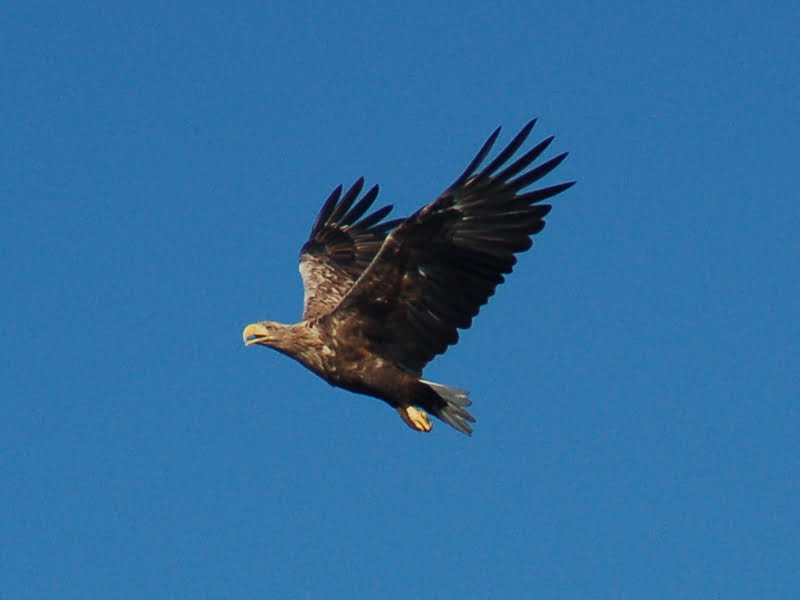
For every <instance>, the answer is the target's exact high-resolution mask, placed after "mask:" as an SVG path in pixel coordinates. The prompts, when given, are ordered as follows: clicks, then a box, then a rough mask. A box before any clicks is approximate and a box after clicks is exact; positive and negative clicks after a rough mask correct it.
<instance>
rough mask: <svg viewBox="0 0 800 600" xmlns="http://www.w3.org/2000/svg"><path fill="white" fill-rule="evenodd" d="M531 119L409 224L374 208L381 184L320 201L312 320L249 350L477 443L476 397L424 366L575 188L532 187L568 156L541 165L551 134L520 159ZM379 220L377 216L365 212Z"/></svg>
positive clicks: (308, 309) (274, 330)
mask: <svg viewBox="0 0 800 600" xmlns="http://www.w3.org/2000/svg"><path fill="white" fill-rule="evenodd" d="M535 123H536V119H533V120H532V121H530V122H529V123H527V124H526V125H525V127H523V128H522V130H521V131H520V132H519V133H518V134H517V135H516V136H515V137H514V138H513V139H512V140H511V142H509V144H508V145H507V146H506V147H505V148H504V149H503V150H502V151H500V152H499V153H498V154H497V155H496V156H495V157H494V158H493V159H492V160H491V161H490V162H489V163H488V164H486V166H483V167H482V166H481V165H483V163H484V161H485V160H486V158H487V156H488V155H489V153H490V152H491V149H492V147H493V146H494V144H495V142H496V141H497V137H498V135H499V134H500V127H498V128H497V129H496V130H495V131H494V132H493V133H492V134H491V135H490V136H489V138H488V139H487V140H486V142H485V143H484V144H483V146H481V148H480V150H479V151H478V154H477V155H476V156H475V158H474V159H473V160H472V161H471V162H470V163H469V165H468V166H467V168H466V169H465V170H464V172H463V173H462V174H461V176H460V177H458V178H457V179H456V180H455V181H454V182H453V183H452V185H450V187H448V188H447V189H446V190H444V192H442V193H441V195H440V196H439V197H438V198H436V199H435V200H434V201H433V202H431V203H430V204H428V205H427V206H424V207H423V208H421V209H419V210H417V211H416V212H415V213H414V214H412V215H411V216H410V217H408V218H405V219H393V220H385V219H386V217H387V216H388V215H389V213H390V212H391V211H392V208H393V207H392V206H391V205H388V206H384V207H382V208H379V209H377V210H374V211H373V212H369V211H370V208H371V207H372V205H373V203H374V202H375V199H376V198H377V196H378V186H377V185H376V186H374V187H372V188H370V189H369V190H368V191H367V192H366V193H364V194H363V195H362V190H363V189H364V178H363V177H362V178H359V179H358V180H357V181H356V182H355V183H354V184H353V185H352V186H351V187H350V188H349V189H348V190H347V191H346V192H344V193H342V192H343V188H342V186H341V185H340V186H339V187H337V188H336V189H334V190H333V192H332V193H331V194H330V196H329V197H328V199H327V200H326V201H325V203H324V204H323V205H322V208H321V210H320V212H319V215H318V216H317V219H316V221H315V222H314V225H313V226H312V228H311V235H310V236H309V238H308V241H307V242H306V243H305V244H304V245H303V247H302V249H301V251H300V275H301V277H302V279H303V287H304V291H305V294H304V302H303V316H302V320H301V321H300V322H299V323H295V324H292V325H286V324H282V323H276V322H273V321H260V322H257V323H252V324H250V325H248V326H247V327H245V328H244V332H243V334H242V337H243V338H244V343H245V345H247V346H252V345H261V346H267V347H270V348H273V349H275V350H277V351H278V352H281V353H283V354H286V355H287V356H290V357H291V358H293V359H295V360H297V361H298V362H300V363H301V364H302V365H303V366H305V367H307V368H308V369H309V370H311V371H312V372H314V373H316V374H317V375H318V376H320V377H322V378H323V379H324V380H325V381H327V382H328V383H330V384H331V385H334V386H338V387H341V388H344V389H346V390H349V391H351V392H355V393H358V394H365V395H367V396H372V397H375V398H378V399H380V400H383V401H384V402H386V403H387V404H388V405H389V406H391V407H393V408H394V409H395V410H397V412H398V413H399V415H400V417H401V418H402V419H403V421H405V423H406V424H407V425H408V426H409V427H411V428H412V429H415V430H417V431H422V432H428V431H430V430H431V428H432V423H431V420H430V418H429V417H428V414H427V413H430V414H432V415H433V416H435V417H437V418H438V419H440V420H441V421H443V422H444V423H447V424H448V425H451V426H452V427H454V428H455V429H457V430H458V431H460V432H462V433H465V434H467V435H471V434H472V426H471V425H470V424H471V423H475V418H474V417H473V416H472V415H471V414H470V413H469V412H468V411H467V408H468V407H469V406H471V405H472V402H471V401H470V399H469V395H468V392H467V391H466V390H463V389H460V388H457V387H451V386H449V385H442V384H441V383H434V382H432V381H426V380H425V379H423V378H422V370H423V368H424V367H425V365H427V364H428V363H429V362H430V361H431V360H432V359H433V358H434V357H435V356H436V355H438V354H442V353H444V352H445V350H447V348H448V346H451V345H453V344H455V343H456V342H457V341H458V335H459V334H458V330H459V329H467V328H468V327H469V326H470V325H471V324H472V319H473V318H474V317H475V316H476V315H477V314H478V311H479V310H480V308H481V306H483V305H484V304H486V302H487V301H488V300H489V297H491V296H492V295H493V294H494V291H495V288H497V286H498V285H500V284H501V283H503V281H505V275H508V274H509V273H511V271H512V268H513V266H514V264H515V263H516V257H515V255H516V254H518V253H520V252H524V251H525V250H528V249H529V248H530V247H531V245H532V239H531V237H532V236H533V235H535V234H537V233H539V232H540V231H541V230H542V229H543V228H544V225H545V222H544V217H545V215H547V214H548V213H549V212H550V209H551V206H550V205H549V204H542V201H544V200H547V199H548V198H552V197H553V196H555V195H556V194H560V193H561V192H563V191H564V190H566V189H567V188H569V187H570V186H572V185H573V184H574V183H575V182H574V181H570V182H566V183H559V184H556V185H551V186H548V187H539V188H538V189H530V186H531V185H532V184H533V183H535V182H537V181H539V180H540V179H541V178H543V177H544V176H545V175H547V174H548V173H550V172H551V171H552V170H553V169H555V168H556V167H557V166H558V165H559V164H561V162H562V161H563V160H564V158H566V156H567V153H566V152H565V153H563V154H559V155H558V156H555V157H554V158H551V159H549V160H547V161H545V162H541V163H540V164H538V165H534V162H536V160H537V159H538V158H539V157H540V156H541V155H542V153H543V152H544V151H545V150H546V149H547V147H548V146H549V145H550V143H551V142H552V141H553V137H552V136H551V137H548V138H546V139H544V140H543V141H541V142H540V143H538V144H536V145H535V146H533V147H532V148H531V149H530V150H527V151H526V152H525V153H524V154H522V155H521V156H519V157H518V158H516V160H513V162H511V161H512V159H513V158H514V156H515V155H516V154H517V152H518V150H519V149H520V148H521V147H522V146H523V144H524V143H525V141H526V140H527V138H528V136H529V134H530V132H531V130H532V129H533V126H534V124H535ZM368 212H369V214H367V213H368Z"/></svg>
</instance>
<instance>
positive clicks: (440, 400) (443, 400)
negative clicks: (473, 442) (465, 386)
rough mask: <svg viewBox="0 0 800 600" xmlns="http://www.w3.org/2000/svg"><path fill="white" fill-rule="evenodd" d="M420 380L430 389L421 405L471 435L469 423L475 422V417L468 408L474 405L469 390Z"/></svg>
mask: <svg viewBox="0 0 800 600" xmlns="http://www.w3.org/2000/svg"><path fill="white" fill-rule="evenodd" d="M419 381H420V383H422V384H425V387H426V388H427V389H428V393H427V394H425V396H427V398H426V399H425V400H426V401H425V402H424V403H422V402H421V403H420V406H421V407H422V408H424V409H426V410H428V411H430V412H431V413H433V414H434V415H435V416H436V417H438V418H439V419H441V420H442V421H444V422H445V423H447V424H448V425H450V426H451V427H454V428H456V429H458V430H459V431H460V432H461V433H466V434H467V435H471V434H472V427H470V425H469V424H470V423H474V422H475V417H473V416H472V415H471V414H469V412H467V409H466V407H467V406H471V405H472V401H471V400H470V399H469V392H468V391H467V390H462V389H460V388H456V387H450V386H449V385H442V384H441V383H433V382H432V381H425V380H424V379H420V380H419ZM430 391H433V392H435V397H432V396H434V395H433V394H431V393H430Z"/></svg>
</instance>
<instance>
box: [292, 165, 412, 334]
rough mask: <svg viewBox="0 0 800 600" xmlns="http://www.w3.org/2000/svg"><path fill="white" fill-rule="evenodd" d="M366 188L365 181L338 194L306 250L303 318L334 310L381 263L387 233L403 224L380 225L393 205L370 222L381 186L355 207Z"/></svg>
mask: <svg viewBox="0 0 800 600" xmlns="http://www.w3.org/2000/svg"><path fill="white" fill-rule="evenodd" d="M363 187H364V178H363V177H361V178H359V179H358V181H356V182H355V183H354V184H353V186H352V187H351V188H350V189H349V190H347V192H346V193H345V195H344V196H342V186H339V187H337V188H336V189H335V190H333V192H332V193H331V195H330V196H329V197H328V199H327V200H326V201H325V204H323V205H322V209H321V210H320V212H319V215H318V216H317V220H316V221H315V222H314V226H313V227H312V228H311V235H310V236H309V238H308V241H307V242H306V243H305V244H304V245H303V248H302V250H300V275H301V276H302V278H303V288H304V290H305V294H304V300H303V319H311V318H314V317H318V316H321V315H324V314H327V313H329V312H330V311H332V310H333V309H334V308H335V307H336V305H337V304H339V302H340V301H341V300H342V298H343V297H344V296H345V294H346V293H347V292H348V290H349V289H350V288H351V287H352V285H353V283H354V282H355V281H356V279H358V277H359V276H360V275H361V273H363V271H364V270H365V269H366V268H367V267H368V266H369V264H370V262H372V259H373V258H375V255H376V254H377V253H378V250H380V247H381V245H382V244H383V240H384V239H385V238H386V234H387V233H388V232H389V231H390V230H391V229H393V228H394V227H396V226H397V224H398V223H400V222H401V221H402V219H397V220H394V221H384V222H383V223H381V222H380V221H381V220H382V219H383V218H384V217H386V215H388V214H389V213H390V212H391V210H392V206H391V205H389V206H384V207H383V208H379V209H378V210H376V211H374V212H373V213H371V214H370V215H367V216H366V217H364V213H366V212H367V211H368V210H369V208H370V206H372V203H373V202H375V198H376V197H377V196H378V186H377V185H376V186H374V187H372V188H371V189H370V190H369V191H368V192H367V193H366V194H364V196H363V197H362V198H361V199H360V200H359V201H358V203H356V205H355V206H353V203H354V202H355V200H356V198H358V195H359V194H360V193H361V190H362V188H363ZM362 217H363V218H362ZM359 219H360V220H359Z"/></svg>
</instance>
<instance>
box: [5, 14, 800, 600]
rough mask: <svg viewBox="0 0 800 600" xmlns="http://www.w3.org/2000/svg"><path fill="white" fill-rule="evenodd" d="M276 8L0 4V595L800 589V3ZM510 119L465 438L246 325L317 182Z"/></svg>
mask: <svg viewBox="0 0 800 600" xmlns="http://www.w3.org/2000/svg"><path fill="white" fill-rule="evenodd" d="M269 4H271V3H248V2H245V3H234V4H230V3H223V2H218V3H207V2H199V3H198V2H191V3H167V4H165V3H162V2H137V3H133V5H132V6H131V7H123V6H121V5H120V4H118V3H107V2H96V3H88V4H87V3H83V2H82V3H77V2H63V3H38V2H12V3H11V4H10V6H9V5H7V6H6V9H5V10H4V11H3V13H4V15H3V19H2V20H0V32H1V33H0V53H2V58H1V59H0V76H1V79H2V81H3V84H2V87H1V88H0V114H2V117H0V137H1V138H2V143H1V144H0V234H1V237H0V279H1V280H2V283H3V291H2V294H0V315H2V345H0V596H1V597H2V598H3V599H4V600H5V599H6V598H7V599H29V598H34V599H38V598H42V599H53V598H58V599H59V600H63V599H72V598H74V599H81V600H87V599H93V598H98V599H99V598H102V599H107V598H153V599H160V598H282V597H283V598H325V597H342V598H354V599H361V598H370V599H372V598H390V599H393V598H403V599H407V598H436V599H448V598H488V597H492V598H523V597H525V598H647V599H650V598H665V599H666V598H670V599H672V598H725V599H731V598H747V599H752V598H794V597H796V594H797V590H798V589H800V468H798V467H799V464H798V461H799V459H800V410H799V409H798V398H800V344H798V336H800V311H799V310H798V297H800V283H799V282H800V242H798V231H800V216H799V214H800V210H799V209H798V206H800V203H798V189H800V176H799V175H798V157H799V156H800V145H799V143H798V140H799V139H800V74H799V72H798V63H800V37H798V33H797V28H798V23H800V9H799V8H798V4H797V3H796V2H771V3H770V2H760V3H756V2H752V3H746V2H708V3H703V6H702V7H698V6H697V3H689V2H684V3H660V4H656V3H651V4H650V5H647V4H641V3H639V4H637V3H634V4H631V3H622V2H606V3H594V2H559V3H553V2H548V3H530V2H515V3H512V2H508V3H497V4H495V5H492V6H491V7H489V6H488V5H487V3H486V2H461V3H439V2H424V3H417V2H412V3H408V2H406V3H402V4H399V3H398V4H396V5H386V4H384V5H380V6H367V5H361V4H360V3H347V2H338V3H322V2H314V3H305V2H293V3H285V4H286V5H287V6H283V7H280V8H278V7H272V8H265V5H267V6H268V5H269ZM289 5H291V6H289ZM533 116H538V117H539V118H540V120H539V123H538V125H537V126H536V129H535V130H534V137H535V138H536V139H537V140H538V139H541V138H543V137H545V136H547V135H551V134H553V135H556V141H555V142H554V145H553V153H552V154H551V155H554V154H555V153H557V152H561V151H565V150H567V151H570V156H569V158H568V159H567V161H566V162H565V163H564V164H563V165H562V166H561V167H559V169H558V170H557V171H556V174H554V175H553V176H551V177H550V178H549V179H548V183H555V182H558V181H563V180H568V179H576V180H577V181H578V184H577V185H576V186H575V187H574V188H572V189H570V190H569V191H568V192H567V193H565V194H563V195H562V196H560V197H558V198H557V199H556V201H555V203H554V204H555V206H554V209H553V211H552V213H551V215H550V216H549V218H548V225H547V228H546V229H545V230H544V232H543V233H542V234H541V235H540V236H538V238H537V241H536V244H535V246H534V248H533V249H532V250H531V251H530V252H529V253H527V254H525V255H523V257H522V259H521V260H520V262H519V265H518V267H517V269H516V271H515V273H514V274H513V276H512V277H511V278H510V279H509V281H508V283H507V284H505V285H504V286H503V287H502V288H500V290H499V291H498V294H497V295H496V296H495V297H494V298H493V299H492V302H491V303H490V304H489V305H488V306H487V307H486V308H485V309H484V310H483V311H482V313H481V315H480V317H479V318H478V319H477V320H476V322H475V325H474V326H473V328H472V329H471V330H469V331H468V332H466V333H465V334H463V335H462V341H461V343H460V344H459V345H458V346H456V347H454V348H452V349H451V350H450V351H449V352H448V353H447V354H446V355H445V356H443V357H440V358H439V359H438V360H437V361H435V362H434V363H433V364H432V365H431V366H430V367H428V369H427V371H426V376H427V377H428V378H429V379H432V380H434V381H441V382H443V383H447V384H451V385H457V386H461V387H465V388H468V389H469V390H470V391H471V393H472V397H473V399H474V401H475V404H474V407H473V408H474V414H475V415H476V417H477V418H478V424H477V428H476V433H475V435H474V436H473V437H472V438H468V437H466V436H463V435H460V434H458V433H456V432H455V431H453V430H451V429H450V428H448V427H446V426H444V425H442V424H441V423H437V424H436V427H435V428H434V431H433V433H432V434H430V435H421V434H417V433H415V432H412V431H410V430H409V429H408V428H406V427H405V425H403V423H402V422H401V421H400V420H399V419H398V417H397V415H396V414H395V413H394V412H393V411H391V410H390V409H388V408H387V407H386V406H385V405H383V404H382V403H380V402H378V401H376V400H373V399H369V398H365V397H361V396H355V395H352V394H349V393H346V392H344V391H341V390H338V389H334V388H331V387H330V386H328V385H327V384H326V383H324V382H323V381H322V380H320V379H317V378H316V377H314V376H313V375H312V374H311V373H309V372H307V371H305V370H303V369H302V367H300V366H299V365H297V364H295V363H293V362H292V361H290V360H289V359H287V358H285V357H283V356H281V355H279V354H277V353H274V352H270V351H267V350H265V349H262V348H245V347H244V346H243V345H242V340H241V330H242V327H243V326H244V325H245V324H247V323H249V322H252V321H256V320H260V319H264V318H271V319H275V320H281V321H294V320H296V319H297V318H298V316H299V314H300V303H301V299H302V290H301V285H300V279H299V276H298V273H297V263H296V260H297V253H298V250H299V248H300V246H301V244H302V243H303V241H304V240H305V236H306V235H307V232H308V230H309V228H310V225H311V223H312V221H313V218H314V216H315V215H316V211H317V210H318V208H319V206H320V204H321V203H322V201H323V200H324V199H325V197H326V196H327V194H328V193H329V192H330V190H331V189H332V188H333V187H334V186H335V185H337V184H339V183H344V184H346V185H347V184H350V183H351V182H352V181H353V180H355V178H357V177H358V176H360V175H364V176H365V177H366V178H367V182H368V184H373V183H380V184H381V189H382V192H381V197H380V199H381V200H382V201H383V202H391V203H394V204H395V206H396V212H398V213H400V214H408V213H410V212H412V211H413V210H415V209H417V208H418V207H420V206H421V205H422V204H424V203H427V202H429V201H431V200H432V199H433V198H434V197H435V196H436V195H437V194H438V193H439V192H440V191H441V190H442V189H443V188H444V187H445V186H446V185H447V184H449V183H450V182H451V181H452V179H453V178H454V177H456V176H457V175H458V174H459V173H460V172H461V170H462V169H463V167H464V166H465V165H466V163H467V162H468V161H469V159H470V158H471V157H472V156H473V154H474V152H475V151H476V150H477V148H478V147H479V145H480V144H481V143H482V142H483V140H484V139H485V138H486V136H487V135H488V134H489V133H490V132H491V131H492V130H493V129H494V128H495V127H496V126H497V125H504V130H503V134H502V137H501V141H507V140H508V139H510V137H511V135H513V133H515V132H516V131H517V130H518V129H519V128H520V127H521V126H522V125H523V124H524V123H525V122H526V121H527V120H528V119H529V118H530V117H533Z"/></svg>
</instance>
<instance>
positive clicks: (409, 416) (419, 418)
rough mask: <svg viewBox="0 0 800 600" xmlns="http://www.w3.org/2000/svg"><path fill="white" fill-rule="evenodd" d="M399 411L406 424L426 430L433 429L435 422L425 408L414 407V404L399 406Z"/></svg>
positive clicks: (418, 429) (419, 429) (412, 427)
mask: <svg viewBox="0 0 800 600" xmlns="http://www.w3.org/2000/svg"><path fill="white" fill-rule="evenodd" d="M397 412H398V413H399V414H400V418H401V419H403V421H405V422H406V425H408V426H409V427H411V429H416V430H417V431H425V432H427V431H430V430H431V429H433V424H432V423H431V420H430V419H429V418H428V415H427V413H426V412H425V411H424V410H420V409H418V408H414V407H413V406H398V407H397Z"/></svg>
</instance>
